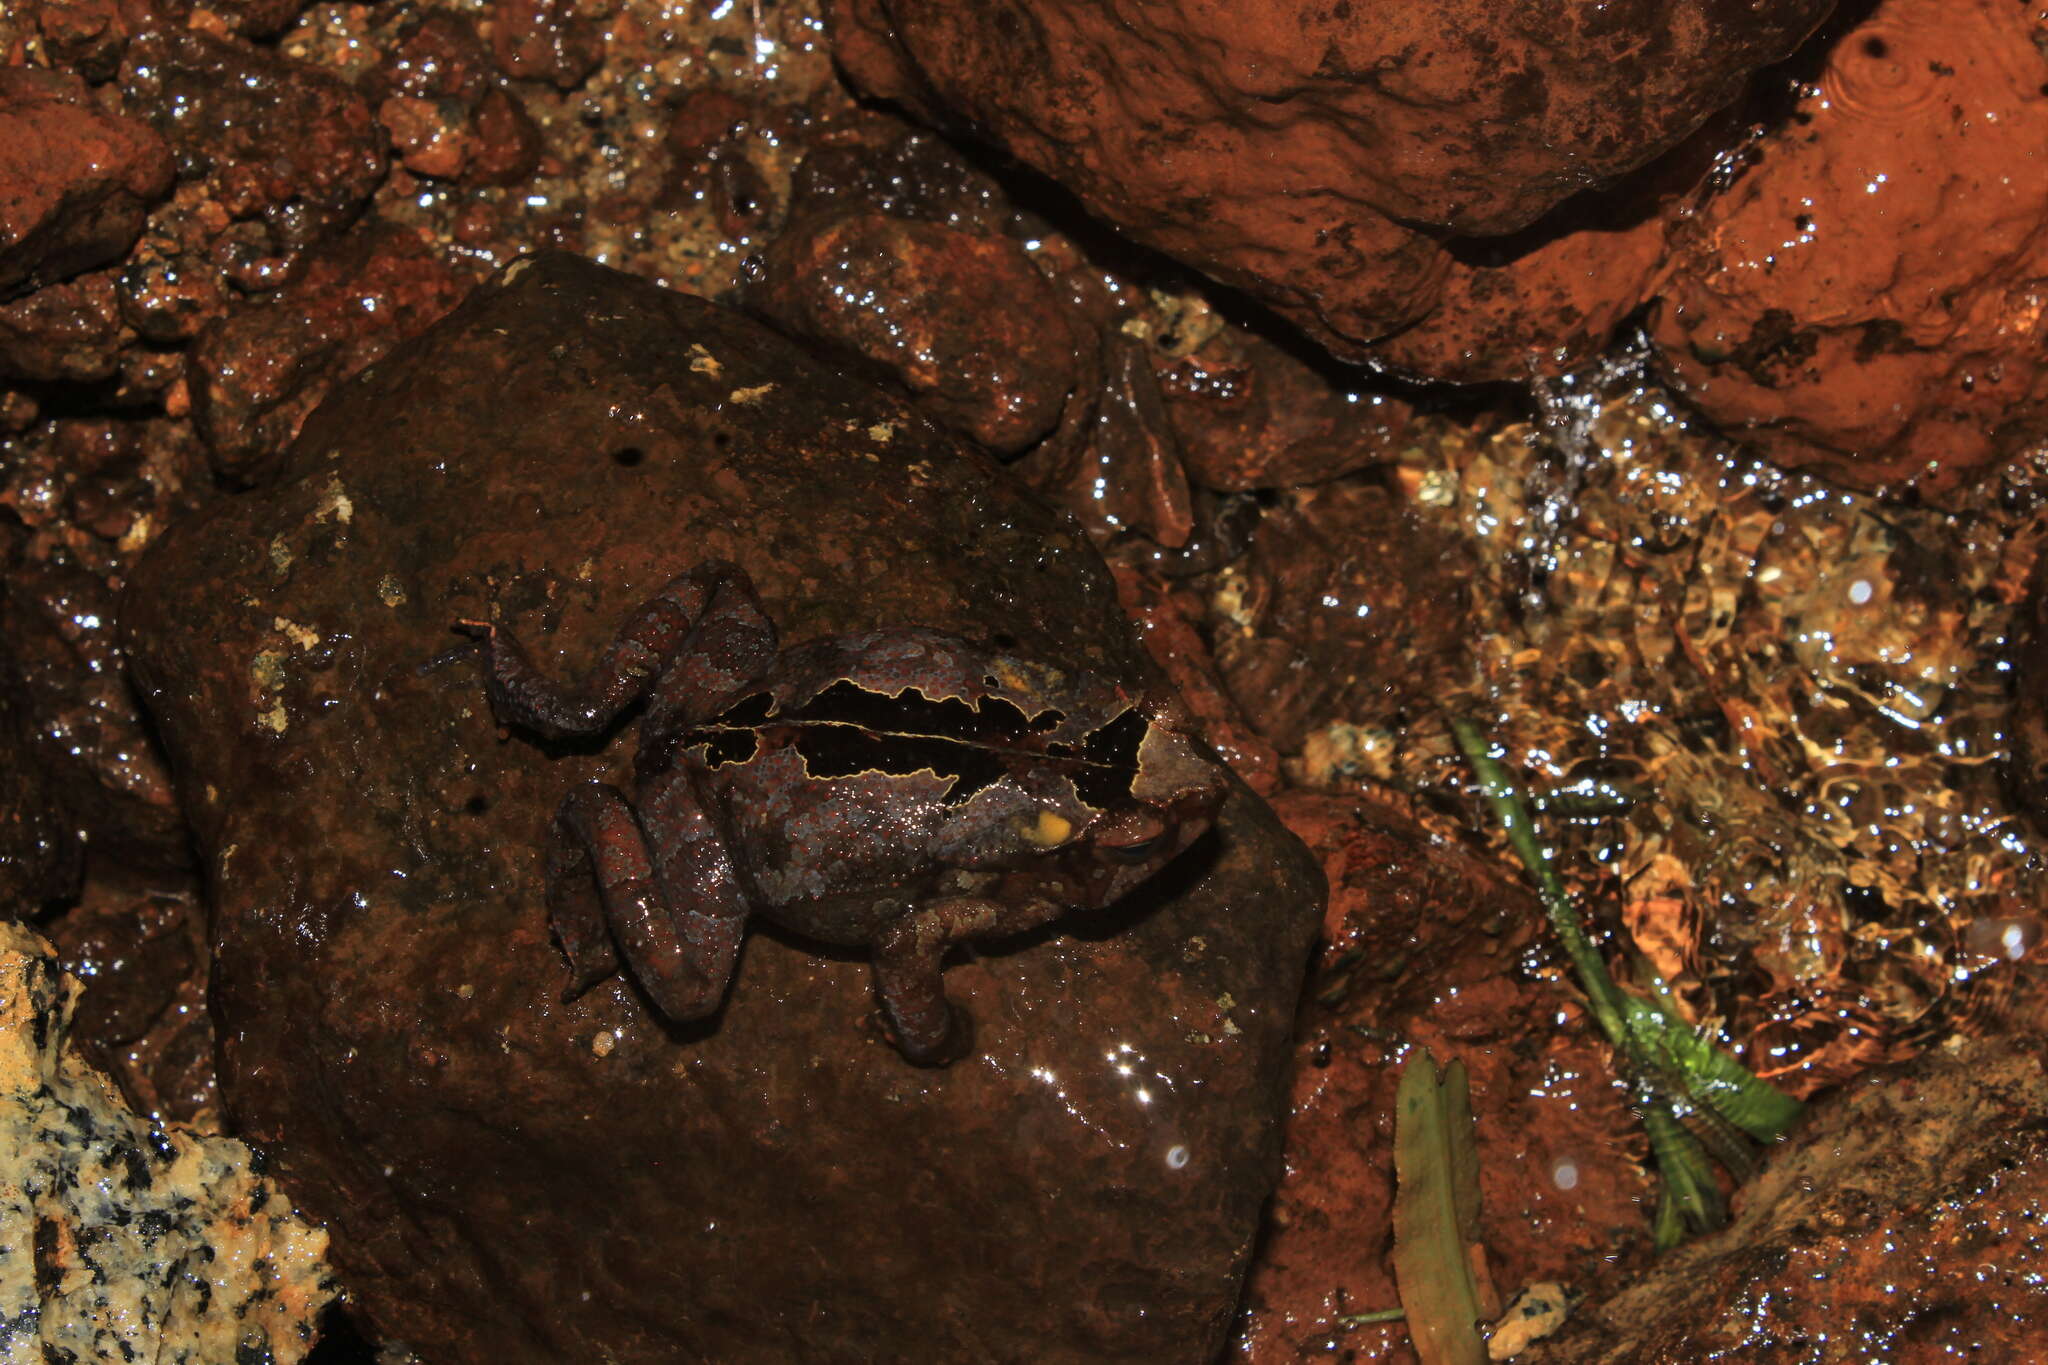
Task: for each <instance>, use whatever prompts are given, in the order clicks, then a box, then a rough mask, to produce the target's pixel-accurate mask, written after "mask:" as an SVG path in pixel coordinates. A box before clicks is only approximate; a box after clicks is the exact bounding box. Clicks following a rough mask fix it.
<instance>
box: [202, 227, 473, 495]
mask: <svg viewBox="0 0 2048 1365" xmlns="http://www.w3.org/2000/svg"><path fill="white" fill-rule="evenodd" d="M469 283H470V282H469V280H468V279H466V278H465V277H464V276H463V275H461V274H460V273H458V272H457V271H456V270H455V269H453V268H452V267H450V266H449V265H447V264H446V263H444V262H443V261H442V260H441V259H440V258H439V257H437V256H436V255H434V253H433V252H431V251H429V250H428V249H427V248H426V247H425V246H424V245H422V244H421V242H420V240H419V238H418V237H416V236H414V235H413V234H411V233H409V232H405V231H402V230H399V229H395V228H385V229H382V230H377V231H370V232H359V233H354V234H351V235H350V236H349V237H348V239H347V240H345V241H343V242H340V243H338V244H336V245H335V246H334V247H332V248H329V249H327V250H324V251H320V252H316V253H314V254H313V255H310V256H308V257H306V258H305V263H304V268H303V269H302V270H301V271H300V272H299V273H298V275H297V276H296V278H294V279H293V281H292V282H291V283H290V284H289V285H287V286H285V287H284V288H283V289H280V290H278V291H277V292H276V293H274V294H270V295H266V296H263V297H262V298H259V299H255V300H251V301H249V302H246V303H244V304H242V305H241V306H239V307H238V308H235V309H234V310H233V311H231V312H229V313H228V314H227V315H226V316H225V317H223V318H221V319H220V320H219V321H218V322H215V323H213V324H212V325H210V326H209V327H208V328H207V329H206V330H205V331H204V332H203V333H201V334H200V337H199V340H198V341H197V342H196V343H195V344H194V345H193V347H192V356H191V363H190V367H189V368H190V385H191V393H192V416H193V421H194V423H195V424H196V426H197V427H198V429H199V433H200V435H201V436H202V437H203V438H204V439H205V441H206V443H207V449H208V453H209V455H210V456H211V457H212V462H213V468H214V471H215V472H216V473H218V474H220V475H221V476H223V477H225V478H227V479H230V480H232V481H234V482H235V483H241V484H250V483H260V482H262V481H263V480H264V478H266V477H267V476H268V475H269V473H270V472H271V471H272V470H273V469H275V468H276V466H277V463H278V460H279V458H280V456H281V455H282V453H283V451H284V448H285V447H286V446H287V445H289V444H290V443H291V440H292V438H293V437H294V436H296V435H297V434H298V430H299V424H300V423H302V422H304V421H305V419H306V414H307V413H309V412H311V411H312V410H313V409H314V407H315V406H316V405H318V403H319V402H320V400H321V399H322V398H324V397H326V395H327V392H328V390H329V389H330V388H332V387H333V386H334V385H335V384H336V383H338V382H339V381H340V380H341V379H342V378H344V377H345V376H347V375H349V374H351V373H353V372H354V371H356V370H358V369H361V368H362V367H363V366H364V365H367V364H369V363H370V362H371V361H373V360H375V359H377V358H378V357H379V356H381V355H383V354H384V353H385V352H387V351H389V350H390V349H391V348H392V347H393V346H395V345H397V344H398V343H399V342H400V341H403V340H404V339H405V338H407V337H409V336H413V335H415V334H417V333H418V332H420V331H422V330H424V329H425V328H426V327H427V326H428V324H430V323H432V322H433V321H434V320H435V319H437V318H439V317H440V316H441V315H442V314H444V313H446V312H447V311H448V310H449V309H450V308H452V307H454V306H455V304H456V303H457V302H458V301H459V300H460V299H461V298H462V296H463V294H464V293H466V292H467V291H468V288H469Z"/></svg>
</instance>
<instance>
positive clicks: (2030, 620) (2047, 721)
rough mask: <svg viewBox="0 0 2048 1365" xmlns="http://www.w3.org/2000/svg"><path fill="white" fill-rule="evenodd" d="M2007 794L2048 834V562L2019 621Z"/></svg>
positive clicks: (2035, 579)
mask: <svg viewBox="0 0 2048 1365" xmlns="http://www.w3.org/2000/svg"><path fill="white" fill-rule="evenodd" d="M2014 632H2015V634H2016V635H2017V636H2018V637H2019V638H2018V640H2017V642H2016V645H2015V648H2014V650H2013V659H2012V671H2013V695H2012V720H2011V724H2010V725H2009V727H2008V734H2009V735H2010V747H2009V748H2008V750H2007V752H2006V756H2005V761H2004V764H2003V775H2004V778H2005V786H2006V790H2008V791H2010V792H2011V793H2012V795H2013V797H2014V799H2015V800H2016V801H2017V802H2018V803H2019V807H2020V810H2021V811H2022V812H2023V813H2024V814H2025V815H2026V817H2027V818H2028V819H2029V820H2031V821H2032V822H2033V824H2034V827H2035V828H2036V829H2043V830H2048V562H2044V563H2043V565H2042V567H2041V568H2039V569H2037V570H2036V571H2035V574H2034V577H2033V581H2032V583H2031V584H2030V586H2029V588H2028V591H2027V597H2026V600H2025V602H2024V603H2023V604H2022V605H2021V608H2020V610H2019V612H2018V613H2017V615H2016V618H2015V621H2014Z"/></svg>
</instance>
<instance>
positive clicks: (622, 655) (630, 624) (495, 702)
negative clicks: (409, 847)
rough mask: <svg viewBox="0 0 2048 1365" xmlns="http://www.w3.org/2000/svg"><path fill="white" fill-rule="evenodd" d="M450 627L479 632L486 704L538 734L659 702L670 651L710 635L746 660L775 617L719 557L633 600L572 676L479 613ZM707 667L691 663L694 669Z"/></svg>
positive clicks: (683, 652) (753, 657)
mask: <svg viewBox="0 0 2048 1365" xmlns="http://www.w3.org/2000/svg"><path fill="white" fill-rule="evenodd" d="M455 628H456V629H457V630H460V631H462V632H463V633H465V634H468V635H474V636H476V637H477V638H479V639H480V640H482V641H483V652H484V681H485V688H486V691H487V692H488V693H489V695H490V699H491V712H492V714H493V715H495V716H497V718H498V719H499V720H500V721H501V722H503V723H505V724H508V725H518V726H522V727H524V728H525V729H528V730H531V731H533V732H534V733H535V734H537V735H540V736H541V737H542V738H545V739H564V738H567V737H569V736H572V735H594V734H598V733H601V732H602V731H603V730H604V729H605V728H606V727H608V726H609V725H610V724H611V723H612V722H613V721H614V720H615V719H617V718H618V714H619V712H621V711H623V710H625V709H626V708H627V707H628V706H630V705H632V704H633V703H634V702H635V701H637V700H639V699H640V698H641V697H643V696H645V695H647V693H648V692H649V691H655V692H656V694H657V702H658V703H659V702H660V701H661V688H660V686H659V684H660V682H661V680H662V679H663V678H664V676H665V675H667V674H669V673H670V672H672V671H674V665H675V663H676V661H677V659H678V658H679V657H687V655H688V654H689V653H692V652H698V650H699V647H700V646H702V645H704V644H705V643H706V642H707V641H708V642H710V643H712V644H714V645H715V646H716V648H715V649H714V653H716V654H718V655H719V656H720V657H726V656H734V657H738V658H741V659H743V660H744V662H745V664H746V666H748V667H759V666H760V665H761V663H762V661H763V660H765V659H772V658H773V657H774V655H775V631H774V627H773V626H771V625H770V624H769V623H768V619H767V618H766V617H765V616H764V615H763V614H762V612H761V604H760V602H759V600H758V599H757V598H756V597H755V596H754V586H753V583H752V582H751V581H750V580H749V579H748V578H747V575H746V573H745V571H744V570H742V569H740V568H739V567H738V566H736V565H733V564H729V563H727V562H725V561H724V560H716V559H714V560H707V561H705V562H704V563H702V564H699V565H698V566H697V567H696V568H694V569H691V570H690V571H689V572H688V573H685V574H679V575H677V576H676V577H675V578H673V579H671V580H669V582H668V584H667V585H666V586H665V587H663V588H662V590H661V591H660V592H659V593H657V594H655V595H654V596H653V597H651V598H649V599H648V600H647V601H645V602H643V603H641V604H640V606H638V607H637V608H635V609H634V610H633V612H632V614H631V615H629V616H627V617H626V619H625V620H624V621H623V622H621V623H620V625H619V629H618V631H617V633H616V634H615V635H613V637H612V641H611V643H610V644H608V645H606V646H605V650H604V653H603V654H602V655H600V656H599V657H598V660H597V663H596V665H595V666H594V667H592V668H591V670H590V672H589V673H587V674H585V675H584V676H583V677H582V678H580V679H578V680H577V681H576V682H573V683H560V682H556V681H555V680H554V679H552V678H550V677H548V676H547V675H546V674H544V673H542V672H541V671H540V668H539V667H538V666H537V665H536V664H535V663H534V661H533V658H532V656H531V655H529V654H528V653H527V652H526V648H525V646H524V645H522V644H520V642H519V641H518V640H517V639H516V638H515V637H514V636H513V635H512V633H511V632H510V631H507V630H504V629H501V628H499V627H497V626H494V625H492V624H490V623H489V622H484V621H458V622H456V626H455ZM763 637H764V638H763ZM736 641H737V642H739V643H737V644H736V643H734V642H736ZM704 672H705V670H704V669H703V668H698V669H695V670H693V676H694V675H695V674H701V673H704ZM711 672H712V673H714V674H715V673H716V670H715V669H712V670H711ZM718 680H719V679H718V678H712V679H710V680H709V681H712V682H716V681H718ZM745 680H746V679H745V678H743V677H735V678H734V679H733V680H732V682H734V683H736V682H741V681H745ZM700 685H701V684H700ZM727 685H731V683H728V684H727Z"/></svg>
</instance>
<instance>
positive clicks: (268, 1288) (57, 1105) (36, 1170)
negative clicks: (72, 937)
mask: <svg viewBox="0 0 2048 1365" xmlns="http://www.w3.org/2000/svg"><path fill="white" fill-rule="evenodd" d="M75 993H76V987H75V983H73V982H71V981H69V980H68V979H67V978H66V977H64V975H63V974H62V973H61V972H60V971H59V969H58V967H57V964H56V959H55V957H54V955H53V954H52V953H51V951H50V948H49V945H48V944H46V943H44V942H43V941H42V940H41V939H38V938H37V937H36V936H35V935H34V934H32V933H30V932H29V931H28V930H27V929H24V928H22V927H21V926H19V925H15V924H5V923H0V1323H5V1324H6V1325H7V1333H6V1341H5V1344H6V1345H7V1346H8V1347H9V1348H10V1354H13V1355H14V1356H15V1357H16V1358H18V1359H28V1358H29V1356H28V1354H27V1352H29V1351H31V1350H33V1351H35V1352H36V1354H35V1357H34V1358H36V1359H39V1360H49V1361H57V1360H67V1361H88V1360H91V1361H99V1360H150V1361H160V1362H164V1363H165V1365H220V1362H224V1361H230V1360H271V1361H276V1362H277V1363H278V1365H292V1362H295V1361H298V1360H302V1359H304V1358H305V1355H306V1352H307V1351H308V1350H309V1349H310V1348H311V1346H312V1344H313V1340H314V1334H315V1330H316V1328H315V1323H316V1322H317V1320H318V1318H319V1315H320V1310H321V1309H322V1308H323V1307H324V1306H325V1305H326V1304H327V1302H328V1301H329V1300H330V1299H332V1298H333V1297H334V1285H333V1283H332V1282H331V1280H330V1279H329V1278H328V1274H327V1268H326V1266H325V1264H324V1263H323V1260H322V1256H323V1253H324V1251H325V1247H326V1242H327V1235H326V1234H325V1233H324V1232H321V1231H320V1230H319V1229H317V1228H314V1227H309V1226H308V1225H307V1224H306V1223H305V1222H304V1221H302V1220H301V1219H300V1218H299V1217H298V1216H297V1215H296V1214H295V1213H293V1212H292V1209H291V1207H290V1205H289V1204H288V1203H287V1201H286V1200H285V1198H284V1196H283V1195H282V1193H281V1192H280V1191H279V1190H278V1188H277V1185H276V1184H275V1183H274V1182H273V1181H271V1180H269V1179H267V1178H265V1177H263V1176H261V1175H259V1174H257V1173H256V1170H255V1169H254V1168H255V1164H256V1163H255V1159H254V1157H253V1155H252V1154H251V1152H250V1151H249V1149H248V1148H247V1147H245V1146H243V1145H242V1144H241V1143H239V1142H234V1141H230V1140H229V1139H226V1138H217V1137H201V1136H199V1135H197V1134H194V1133H190V1132H187V1131H185V1130H184V1129H181V1128H178V1127H175V1126H170V1127H166V1126H162V1125H159V1124H156V1123H153V1122H151V1121H150V1120H148V1119H145V1118H143V1117H141V1116H140V1115H138V1114H135V1113H133V1112H131V1111H130V1110H129V1109H128V1108H127V1107H126V1106H125V1105H123V1104H122V1103H121V1098H120V1096H119V1095H118V1094H117V1093H116V1091H115V1090H114V1087H113V1086H112V1085H111V1084H110V1083H109V1082H108V1081H107V1079H106V1078H105V1077H104V1076H102V1075H100V1074H99V1073H98V1072H96V1071H94V1070H92V1069H91V1068H90V1067H89V1066H87V1065H86V1064H85V1063H84V1062H83V1061H82V1060H80V1058H79V1056H78V1054H77V1052H76V1051H75V1050H73V1049H72V1047H71V1046H70V1040H69V1036H68V1035H69V1032H70V1020H71V1009H72V1004H73V999H74V996H75Z"/></svg>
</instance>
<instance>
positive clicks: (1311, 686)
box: [1216, 482, 1475, 753]
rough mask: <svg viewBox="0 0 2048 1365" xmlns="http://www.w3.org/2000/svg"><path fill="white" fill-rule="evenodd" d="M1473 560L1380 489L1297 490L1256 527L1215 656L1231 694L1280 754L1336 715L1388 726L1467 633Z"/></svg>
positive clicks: (1414, 702) (1446, 670) (1429, 692)
mask: <svg viewBox="0 0 2048 1365" xmlns="http://www.w3.org/2000/svg"><path fill="white" fill-rule="evenodd" d="M1474 567H1475V566H1474V565H1473V563H1472V561H1471V558H1470V554H1469V551H1467V550H1466V549H1465V548H1464V546H1463V545H1462V543H1461V542H1458V541H1456V540H1454V539H1452V538H1450V537H1447V536H1445V535H1443V534H1442V533H1440V532H1436V531H1433V530H1432V529H1431V528H1429V527H1428V526H1426V525H1424V524H1423V523H1422V522H1421V521H1420V520H1419V519H1418V518H1416V517H1415V516H1414V514H1413V513H1411V512H1409V511H1408V510H1407V509H1405V508H1404V507H1402V506H1401V505H1400V503H1399V502H1398V501H1397V500H1395V499H1394V498H1393V497H1391V496H1389V495H1388V494H1387V492H1386V491H1385V490H1384V489H1381V488H1376V487H1373V486H1370V485H1366V484H1360V483H1357V482H1338V483H1333V484H1327V485H1324V486H1321V487H1318V488H1314V489H1305V490H1300V491H1298V492H1297V493H1295V494H1294V495H1293V497H1292V500H1291V501H1290V502H1288V503H1285V504H1282V505H1281V506H1279V507H1275V508H1274V509H1272V510H1271V511H1269V512H1268V513H1267V515H1266V516H1265V517H1264V518H1263V519H1262V520H1261V521H1260V523H1259V525H1258V529H1257V530H1256V531H1255V532H1254V533H1253V535H1252V545H1251V555H1250V557H1249V560H1248V561H1247V563H1246V565H1245V567H1244V571H1243V572H1244V588H1243V592H1242V601H1241V603H1240V605H1239V607H1238V608H1237V614H1236V618H1235V619H1234V620H1233V621H1231V622H1229V623H1219V625H1220V626H1223V627H1224V628H1223V630H1222V633H1221V638H1220V639H1219V640H1218V643H1217V650H1216V654H1217V661H1218V662H1219V663H1220V664H1221V665H1222V669H1223V677H1224V680H1225V681H1226V682H1227V683H1228V685H1229V687H1230V692H1231V695H1232V696H1234V697H1236V698H1237V701H1238V704H1239V705H1240V706H1242V707H1243V708H1244V712H1245V714H1246V715H1247V716H1249V717H1250V718H1251V720H1252V723H1253V724H1254V725H1255V726H1257V727H1258V730H1259V733H1260V734H1262V735H1264V736H1265V737H1266V738H1267V739H1268V740H1269V741H1271V742H1272V743H1273V744H1274V745H1275V746H1276V747H1277V748H1278V749H1279V750H1280V751H1281V752H1282V753H1294V752H1298V751H1299V750H1300V748H1301V746H1302V742H1303V740H1304V739H1306V738H1307V736H1308V733H1309V731H1310V730H1311V729H1312V728H1313V727H1315V726H1317V725H1322V724H1327V723H1329V722H1330V721H1332V720H1341V721H1346V722H1349V723H1352V724H1357V725H1367V724H1377V725H1389V724H1391V723H1393V722H1394V721H1395V720H1396V719H1397V718H1399V717H1400V716H1401V714H1402V713H1403V711H1404V709H1405V708H1410V707H1415V706H1418V705H1424V704H1429V703H1431V702H1433V700H1434V698H1435V695H1436V693H1435V689H1437V688H1438V687H1440V686H1441V680H1442V679H1443V678H1444V677H1445V676H1447V675H1448V674H1450V673H1451V671H1452V670H1454V669H1455V668H1456V667H1457V660H1458V658H1459V656H1460V653H1461V651H1462V650H1463V649H1464V648H1465V641H1466V640H1467V639H1468V638H1469V634H1470V632H1469V631H1468V630H1467V629H1466V625H1465V621H1466V603H1467V602H1469V601H1470V600H1471V579H1472V575H1473V570H1474Z"/></svg>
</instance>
